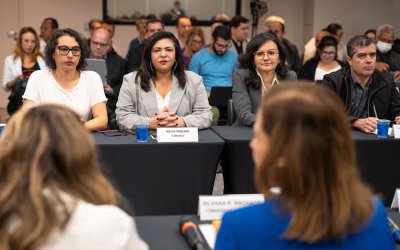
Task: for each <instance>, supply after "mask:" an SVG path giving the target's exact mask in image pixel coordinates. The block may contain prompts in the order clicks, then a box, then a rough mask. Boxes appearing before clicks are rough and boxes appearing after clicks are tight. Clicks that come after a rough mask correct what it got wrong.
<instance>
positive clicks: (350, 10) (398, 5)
mask: <svg viewBox="0 0 400 250" xmlns="http://www.w3.org/2000/svg"><path fill="white" fill-rule="evenodd" d="M399 10H400V1H399V0H362V1H349V0H335V1H330V0H315V11H314V28H313V30H314V33H316V32H317V31H318V30H320V29H321V28H324V27H326V26H327V25H328V24H329V23H332V22H337V23H339V24H340V25H342V27H343V31H344V36H343V42H344V43H347V41H348V40H350V38H352V37H353V36H355V35H359V34H364V32H365V31H366V30H367V29H376V28H377V27H378V26H379V25H381V24H385V23H390V24H392V25H393V26H394V27H395V30H396V31H395V32H396V34H397V36H396V37H400V14H399Z"/></svg>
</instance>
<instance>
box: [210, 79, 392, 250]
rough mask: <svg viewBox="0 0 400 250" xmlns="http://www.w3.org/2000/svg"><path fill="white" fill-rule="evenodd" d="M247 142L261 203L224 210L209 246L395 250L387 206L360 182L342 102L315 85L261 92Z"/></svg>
mask: <svg viewBox="0 0 400 250" xmlns="http://www.w3.org/2000/svg"><path fill="white" fill-rule="evenodd" d="M253 132H254V137H253V139H252V140H251V143H250V147H251V149H252V156H253V160H254V164H255V175H254V176H255V183H256V186H257V189H258V191H259V192H260V193H263V194H264V197H265V202H264V203H262V204H258V205H254V206H249V207H246V208H241V209H238V210H235V211H231V212H227V213H226V214H225V215H224V216H223V219H222V224H221V227H220V229H219V232H218V236H217V240H216V243H215V248H214V249H215V250H230V249H235V250H241V249H246V250H247V249H274V250H283V249H285V250H300V249H302V250H307V249H309V250H311V249H330V250H346V249H363V250H375V249H379V250H394V249H395V244H394V239H393V235H392V234H391V230H390V228H389V224H388V220H387V214H386V209H385V206H384V204H383V203H382V201H380V200H379V198H377V197H374V195H373V194H372V192H371V190H370V188H369V187H368V186H367V185H366V184H365V183H364V182H363V181H362V179H361V176H360V174H359V172H358V167H357V164H356V155H355V152H354V147H353V139H352V133H351V127H350V123H349V122H348V119H347V112H346V109H345V107H344V105H343V103H342V101H341V99H340V98H339V97H338V96H337V95H336V94H335V93H333V92H332V91H330V90H328V89H327V88H325V87H321V86H318V85H314V84H292V85H286V86H278V87H276V88H273V89H271V90H270V91H268V92H267V93H266V94H265V96H264V97H263V100H262V103H261V107H260V109H259V110H258V113H257V120H256V122H255V125H254V127H253Z"/></svg>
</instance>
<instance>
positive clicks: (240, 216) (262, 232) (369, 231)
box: [214, 199, 395, 250]
mask: <svg viewBox="0 0 400 250" xmlns="http://www.w3.org/2000/svg"><path fill="white" fill-rule="evenodd" d="M374 204H375V211H374V214H373V215H372V218H371V220H370V221H369V222H368V224H367V225H366V227H363V228H362V229H360V230H359V231H358V232H356V233H353V234H350V235H347V236H346V237H345V238H344V239H343V240H340V241H327V242H319V243H315V244H308V243H304V242H300V241H298V240H286V239H282V238H281V235H282V233H283V232H285V231H286V229H287V227H288V225H289V222H290V214H289V213H286V214H283V215H278V214H277V211H278V210H277V201H267V202H265V203H264V204H260V205H255V206H250V207H246V208H242V209H238V210H234V211H231V212H227V213H226V214H225V215H224V217H223V220H222V224H221V228H220V229H219V232H218V236H217V240H216V243H215V248H214V250H222V249H224V250H225V249H236V250H239V249H246V250H251V249H273V250H283V249H290V250H293V249H296V250H299V249H302V250H303V249H304V250H305V249H307V250H309V249H315V250H317V249H318V250H320V249H323V250H331V249H332V250H333V249H335V250H345V249H346V250H355V249H357V250H358V249H360V250H361V249H362V250H378V249H379V250H394V249H395V244H394V240H393V237H392V234H391V231H390V228H389V225H388V221H387V217H386V216H387V215H386V210H385V208H384V206H383V204H382V202H381V201H379V200H378V199H375V200H374Z"/></svg>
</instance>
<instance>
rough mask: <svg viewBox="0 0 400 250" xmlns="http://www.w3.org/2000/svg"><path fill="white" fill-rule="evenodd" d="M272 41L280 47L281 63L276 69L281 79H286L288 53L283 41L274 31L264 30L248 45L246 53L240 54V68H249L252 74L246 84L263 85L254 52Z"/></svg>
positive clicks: (256, 86)
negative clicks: (255, 62) (255, 63)
mask: <svg viewBox="0 0 400 250" xmlns="http://www.w3.org/2000/svg"><path fill="white" fill-rule="evenodd" d="M268 41H272V42H274V43H275V44H276V46H277V47H278V52H279V60H280V63H279V64H278V66H277V67H276V69H275V71H276V74H277V77H278V79H279V80H281V79H285V78H286V76H287V74H288V71H289V70H288V66H287V65H286V54H285V50H284V49H283V45H282V43H281V41H280V40H279V39H278V38H277V36H276V35H275V34H274V33H270V32H264V33H261V34H258V35H257V36H255V37H254V38H253V39H252V40H251V41H250V42H249V44H247V47H246V53H244V54H242V55H240V56H239V68H240V69H248V70H249V71H250V75H249V77H248V78H246V79H245V84H246V85H249V86H254V87H255V88H256V89H259V88H260V87H261V79H260V77H259V76H258V75H257V71H256V67H255V65H254V55H253V54H254V52H256V51H257V50H258V49H259V48H260V47H261V46H262V45H263V44H264V43H266V42H268Z"/></svg>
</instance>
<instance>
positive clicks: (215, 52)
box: [189, 25, 238, 125]
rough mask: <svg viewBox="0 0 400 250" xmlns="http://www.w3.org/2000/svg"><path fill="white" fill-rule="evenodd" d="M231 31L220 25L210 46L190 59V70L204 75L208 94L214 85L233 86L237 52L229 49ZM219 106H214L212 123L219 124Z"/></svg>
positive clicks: (213, 34) (215, 30)
mask: <svg viewBox="0 0 400 250" xmlns="http://www.w3.org/2000/svg"><path fill="white" fill-rule="evenodd" d="M230 40H231V32H230V30H229V28H228V27H227V26H224V25H222V26H218V27H216V28H215V29H214V31H213V33H212V43H211V45H210V46H208V47H206V48H204V49H202V50H200V51H199V52H197V53H196V54H195V55H194V56H193V57H192V60H191V61H190V64H189V70H190V71H193V72H195V73H197V74H199V75H200V76H202V77H203V81H204V85H205V87H206V91H207V96H210V93H211V89H212V87H214V86H215V87H231V86H232V76H233V73H234V72H235V70H236V65H237V56H238V55H237V54H236V53H235V52H232V51H231V50H229V48H230V47H231V42H230ZM224 111H225V110H222V111H220V110H219V108H218V107H215V106H213V107H212V113H213V119H212V121H213V122H212V125H218V122H219V118H220V112H222V113H223V114H225V112H224Z"/></svg>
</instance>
